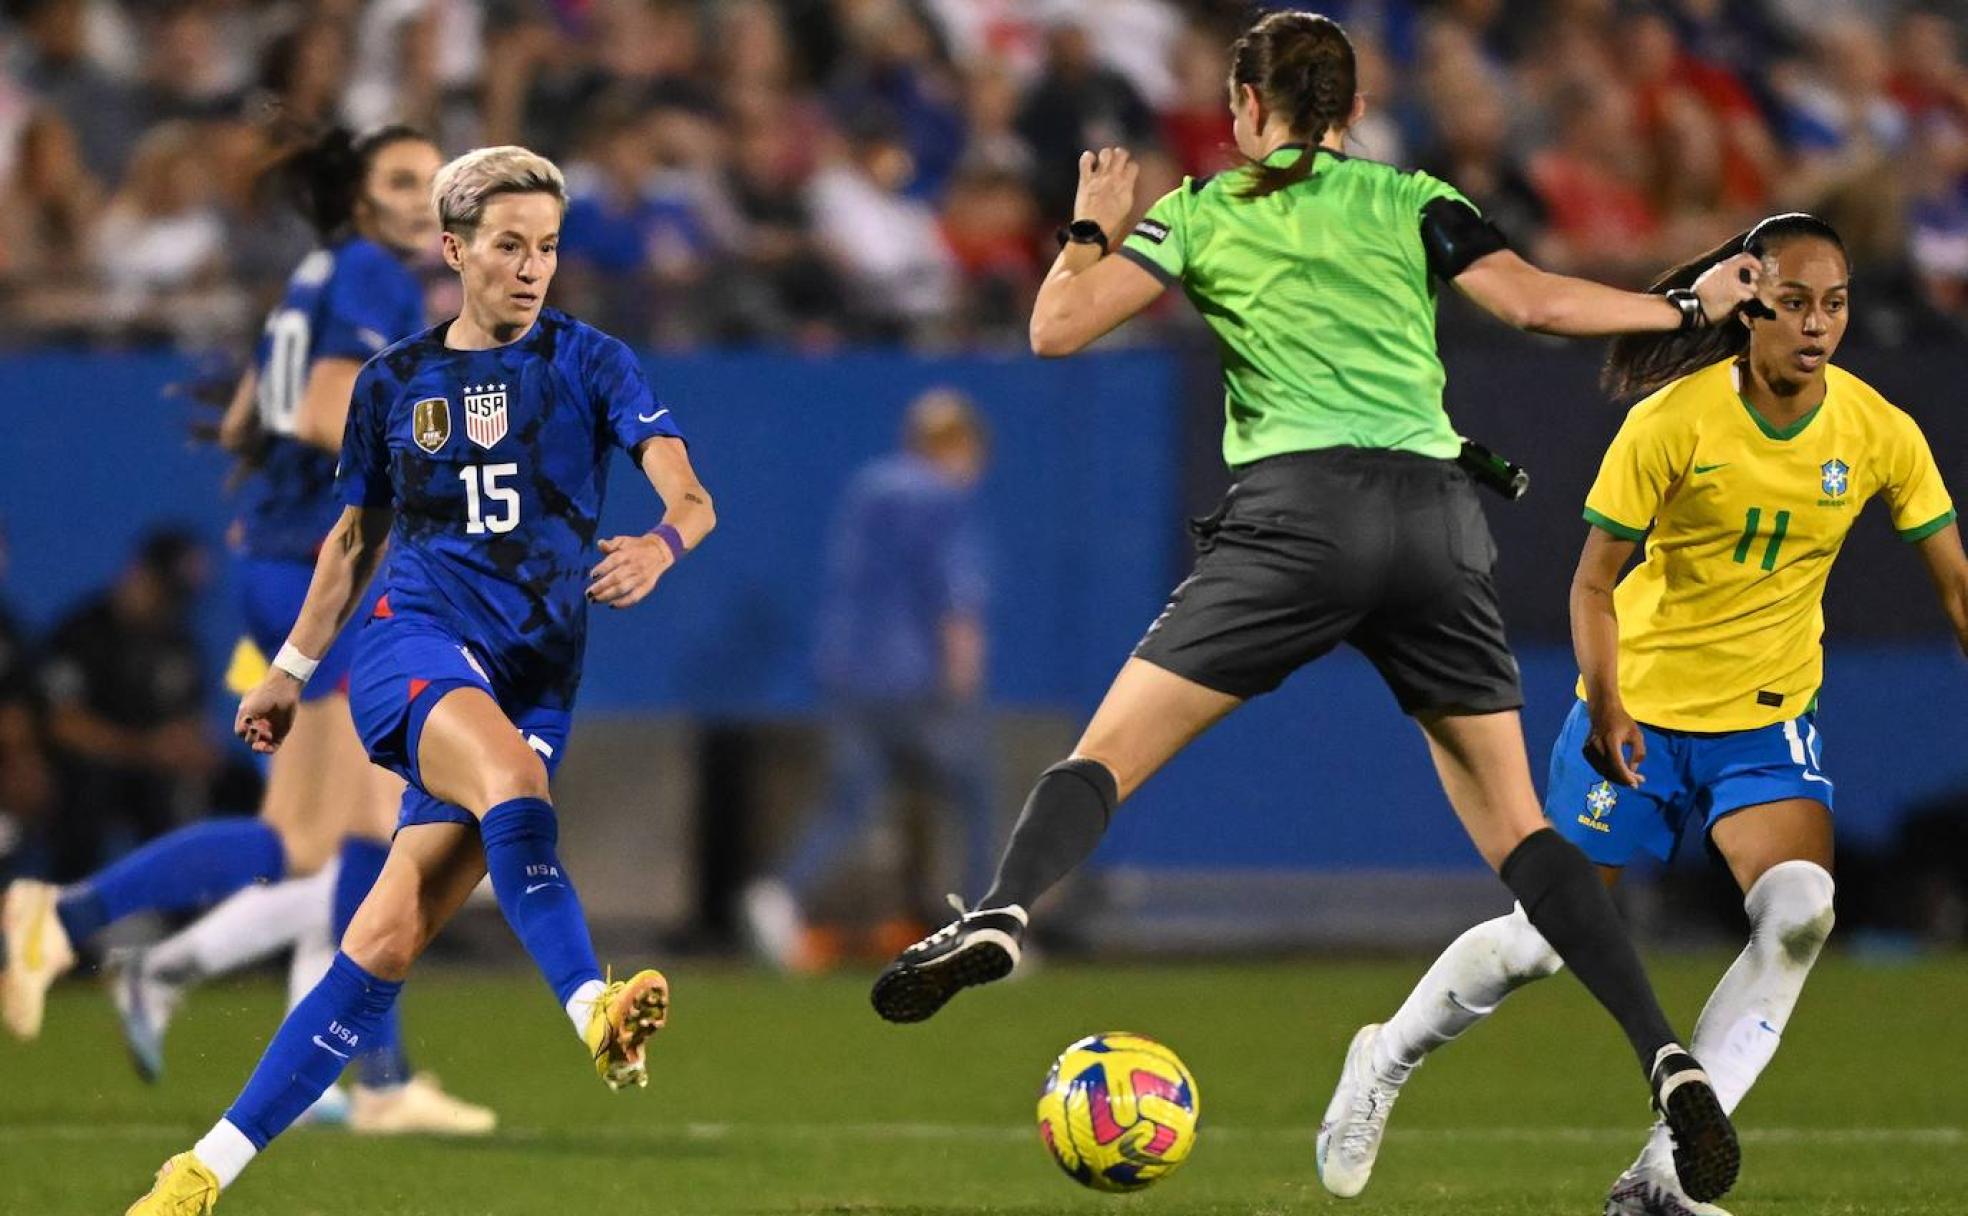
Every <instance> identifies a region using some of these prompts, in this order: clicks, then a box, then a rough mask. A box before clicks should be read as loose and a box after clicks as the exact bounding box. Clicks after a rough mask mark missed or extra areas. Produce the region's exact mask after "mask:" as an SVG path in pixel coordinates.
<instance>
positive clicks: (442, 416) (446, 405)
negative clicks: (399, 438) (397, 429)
mask: <svg viewBox="0 0 1968 1216" xmlns="http://www.w3.org/2000/svg"><path fill="white" fill-rule="evenodd" d="M410 438H412V439H414V440H416V442H417V446H418V447H420V448H422V449H424V451H426V452H429V453H430V454H431V455H433V456H435V455H437V450H438V449H439V448H441V447H443V446H444V445H445V444H446V443H447V442H449V441H450V439H451V402H450V401H448V400H446V399H445V398H443V397H426V398H424V399H423V400H422V401H419V402H418V403H417V404H415V405H413V406H411V407H410Z"/></svg>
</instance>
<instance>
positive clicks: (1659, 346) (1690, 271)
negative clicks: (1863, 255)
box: [1599, 211, 1851, 397]
mask: <svg viewBox="0 0 1968 1216" xmlns="http://www.w3.org/2000/svg"><path fill="white" fill-rule="evenodd" d="M1800 238H1806V239H1811V240H1819V241H1824V242H1827V243H1828V244H1830V245H1831V246H1832V247H1833V248H1835V249H1837V250H1838V254H1839V256H1840V257H1842V258H1844V259H1845V262H1846V265H1847V266H1850V264H1851V255H1850V254H1848V253H1847V252H1846V251H1845V241H1844V239H1843V238H1842V237H1840V236H1839V235H1838V230H1837V229H1835V228H1833V227H1832V226H1831V225H1830V224H1827V223H1826V222H1825V221H1823V220H1821V219H1819V218H1818V217H1817V216H1815V215H1806V214H1805V213H1803V212H1801V211H1791V212H1786V213H1785V214H1782V215H1773V216H1771V217H1769V218H1768V219H1766V220H1764V221H1763V222H1761V223H1759V224H1757V225H1756V227H1754V228H1751V229H1750V230H1749V231H1747V232H1744V233H1741V234H1739V235H1737V236H1732V237H1730V238H1729V239H1728V240H1726V241H1724V242H1722V243H1721V244H1720V245H1717V246H1716V247H1715V248H1713V249H1711V250H1709V251H1708V252H1707V253H1704V254H1702V255H1701V256H1699V257H1697V258H1695V259H1693V260H1692V261H1687V262H1683V263H1682V264H1681V265H1679V266H1676V267H1675V268H1674V269H1672V270H1670V271H1668V272H1667V273H1666V274H1664V275H1662V276H1661V277H1660V279H1659V280H1658V281H1657V282H1655V283H1654V284H1653V285H1652V286H1650V287H1648V288H1647V290H1648V291H1650V292H1654V293H1656V294H1660V293H1664V292H1669V291H1673V290H1676V289H1678V288H1689V287H1693V286H1694V285H1695V280H1696V279H1698V278H1700V277H1701V276H1702V274H1703V273H1704V272H1705V271H1707V270H1708V268H1709V267H1711V266H1713V265H1715V264H1716V263H1718V262H1725V261H1727V260H1729V259H1730V258H1732V257H1734V256H1736V255H1737V254H1739V253H1753V254H1755V255H1756V256H1757V257H1759V258H1764V257H1768V256H1769V255H1771V254H1773V253H1775V252H1776V251H1777V249H1778V248H1779V247H1780V246H1782V245H1784V244H1787V243H1788V242H1790V241H1793V240H1798V239H1800ZM1748 349H1749V326H1747V325H1743V324H1741V323H1740V322H1739V321H1737V320H1736V318H1734V317H1730V318H1729V319H1728V320H1726V321H1724V322H1722V323H1721V324H1720V325H1705V326H1703V327H1702V328H1700V329H1688V330H1675V331H1672V332H1669V333H1648V334H1625V335H1622V336H1621V337H1618V338H1615V339H1613V344H1612V347H1611V348H1610V349H1609V350H1607V352H1606V365H1605V367H1604V368H1602V369H1600V372H1599V384H1600V387H1601V388H1603V389H1605V391H1606V392H1607V394H1608V395H1610V396H1613V397H1644V396H1646V395H1647V394H1648V393H1651V392H1653V391H1654V390H1655V389H1657V388H1660V387H1661V386H1662V385H1664V384H1667V383H1669V382H1671V381H1674V380H1679V379H1680V378H1681V377H1683V376H1685V375H1687V374H1688V373H1689V372H1692V371H1696V370H1699V369H1700V368H1704V367H1707V366H1709V365H1710V364H1713V363H1720V362H1721V361H1722V360H1724V359H1730V358H1734V357H1736V356H1738V355H1741V354H1742V353H1743V352H1744V351H1746V350H1748Z"/></svg>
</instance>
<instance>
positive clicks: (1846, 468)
mask: <svg viewBox="0 0 1968 1216" xmlns="http://www.w3.org/2000/svg"><path fill="white" fill-rule="evenodd" d="M1818 472H1820V473H1822V474H1823V475H1824V492H1825V497H1826V498H1843V497H1845V490H1846V488H1847V487H1849V486H1850V485H1851V484H1852V478H1851V473H1852V466H1850V465H1848V464H1846V463H1845V462H1844V461H1842V460H1838V459H1835V458H1834V459H1831V460H1827V461H1825V462H1824V463H1823V464H1821V465H1819V466H1818Z"/></svg>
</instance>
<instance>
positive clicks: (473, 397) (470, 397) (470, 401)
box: [465, 384, 506, 448]
mask: <svg viewBox="0 0 1968 1216" xmlns="http://www.w3.org/2000/svg"><path fill="white" fill-rule="evenodd" d="M465 434H466V435H467V436H468V437H469V438H470V439H471V441H472V442H473V443H475V444H477V445H478V446H479V447H482V448H489V447H491V446H492V445H494V444H496V443H498V442H499V441H500V440H501V439H504V438H505V437H506V386H505V385H503V384H478V385H471V386H469V387H467V388H466V389H465Z"/></svg>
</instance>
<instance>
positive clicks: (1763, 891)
mask: <svg viewBox="0 0 1968 1216" xmlns="http://www.w3.org/2000/svg"><path fill="white" fill-rule="evenodd" d="M1836 892H1837V884H1835V883H1834V882H1833V881H1832V878H1831V875H1830V873H1828V872H1827V871H1826V870H1825V868H1824V867H1823V866H1821V865H1819V864H1817V863H1816V862H1813V861H1786V862H1782V863H1779V864H1777V865H1774V866H1771V867H1770V868H1769V869H1768V870H1765V871H1764V872H1763V876H1762V877H1761V878H1758V879H1757V880H1756V882H1755V884H1754V885H1753V886H1751V887H1750V889H1749V894H1748V895H1746V896H1744V897H1743V909H1744V911H1746V912H1748V913H1749V924H1750V933H1751V936H1752V937H1753V938H1754V939H1755V940H1756V941H1758V942H1760V943H1764V944H1766V945H1767V946H1768V947H1769V948H1770V949H1772V950H1773V951H1774V953H1775V954H1776V956H1777V958H1778V959H1780V960H1781V961H1782V962H1784V963H1786V964H1788V965H1790V966H1794V967H1809V966H1810V965H1811V964H1812V963H1813V962H1815V961H1816V960H1817V957H1818V952H1819V951H1820V950H1822V949H1823V948H1824V944H1825V942H1826V940H1828V939H1829V938H1830V937H1831V928H1832V925H1833V923H1834V922H1835V921H1836V920H1837V914H1836V912H1835V909H1834V898H1835V895H1836Z"/></svg>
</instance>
